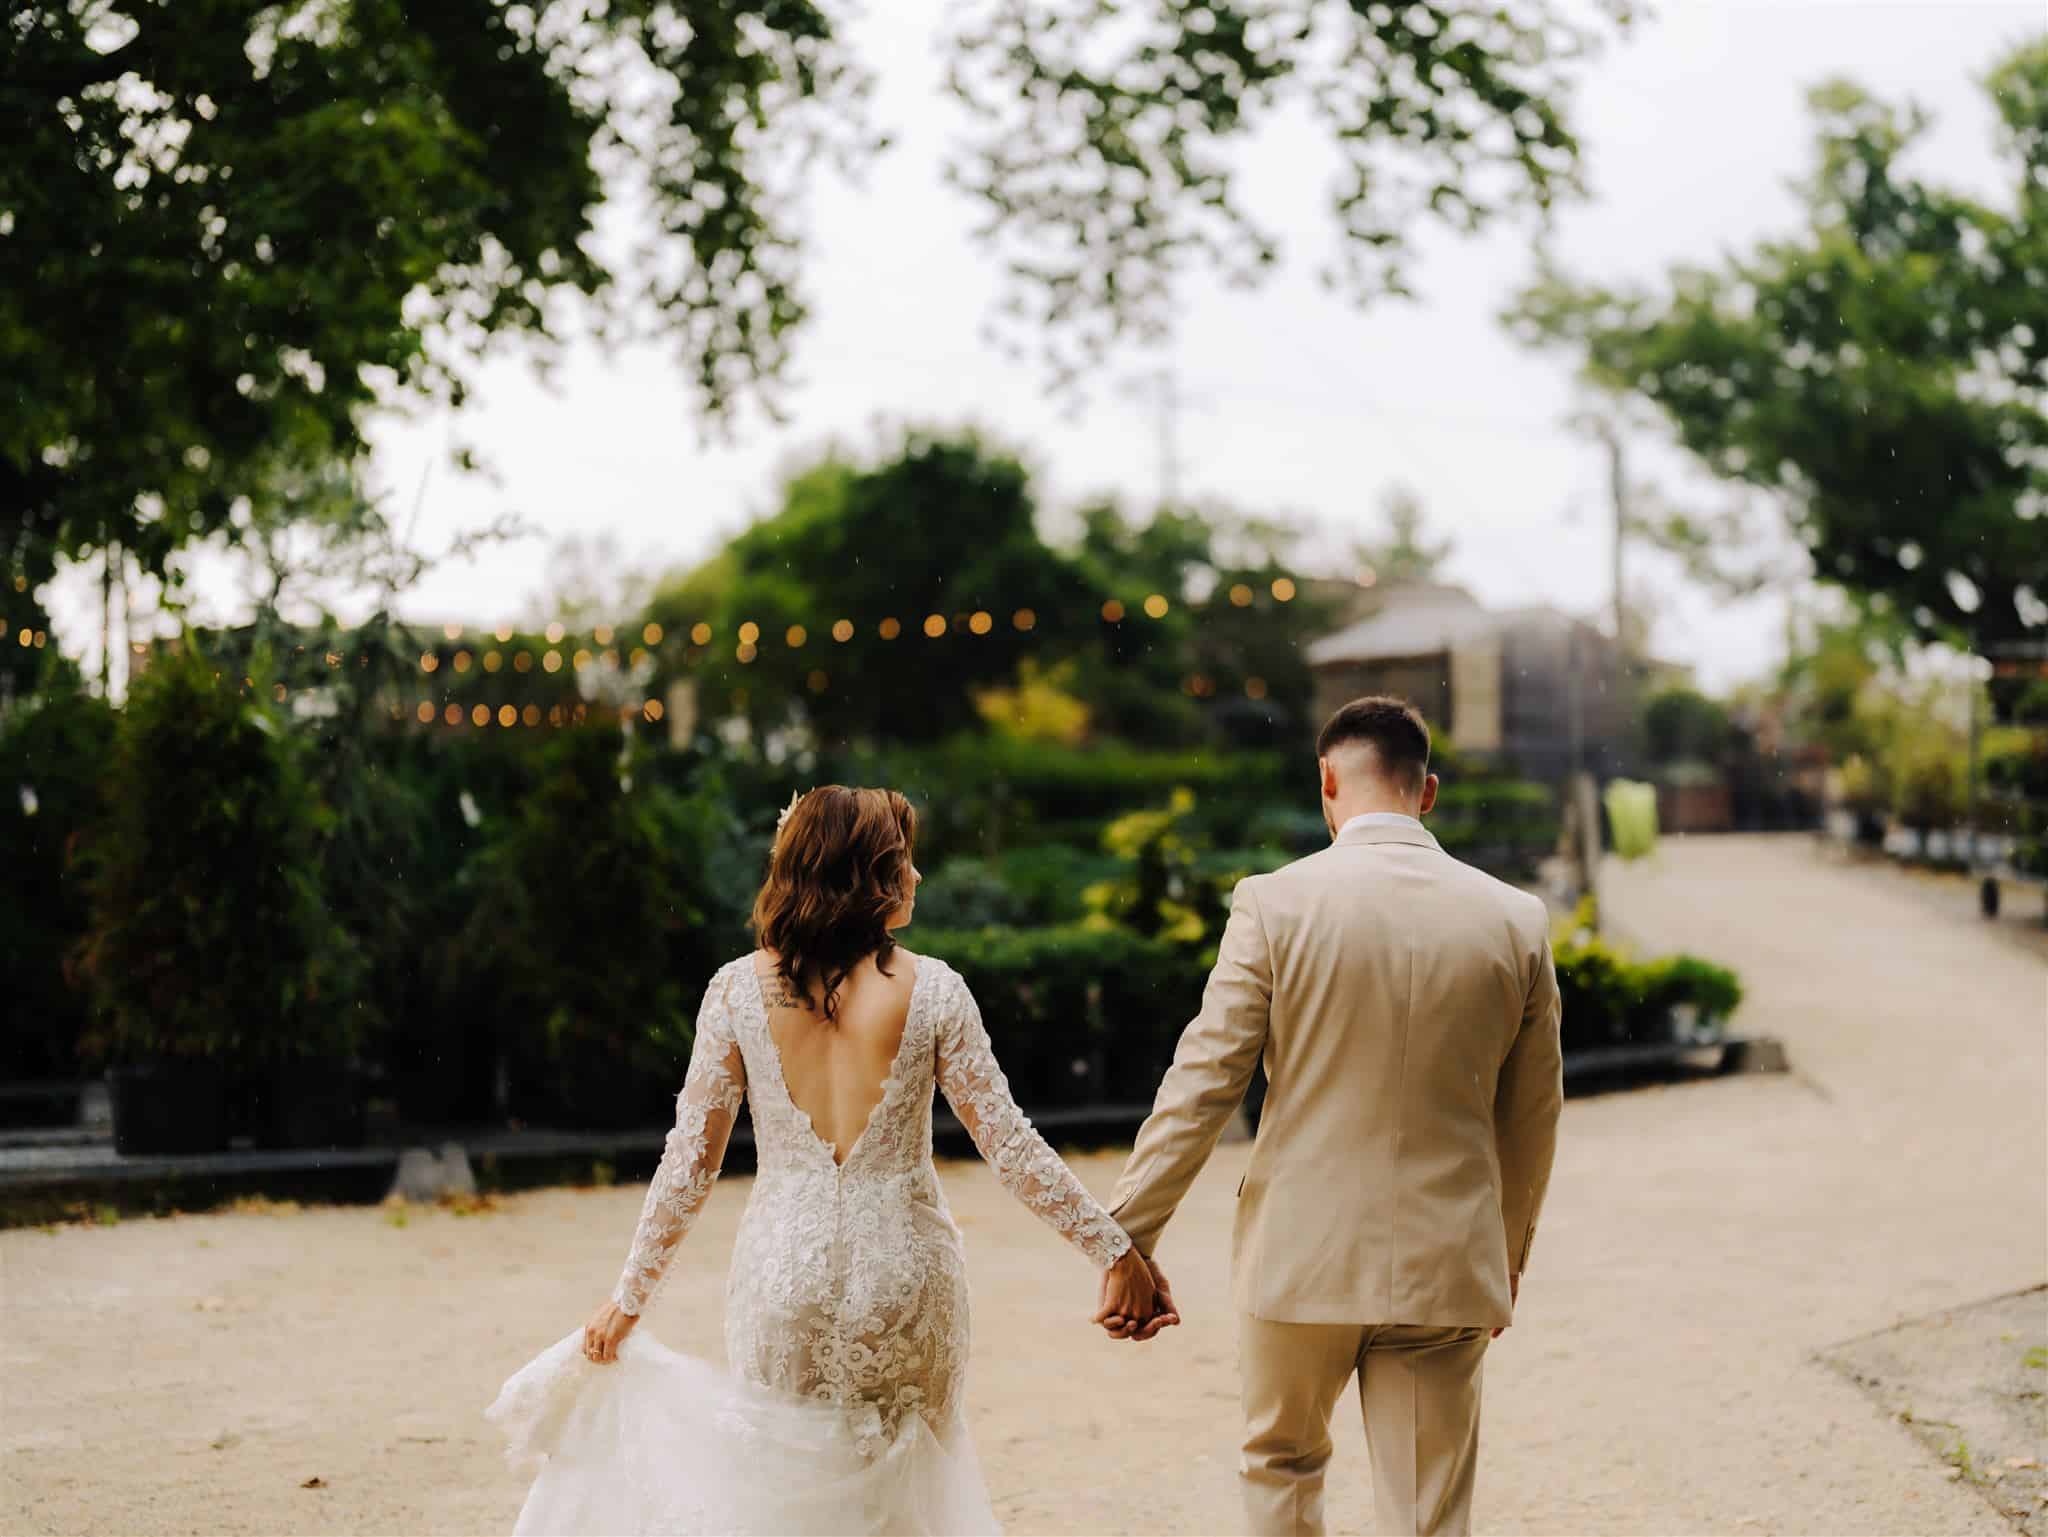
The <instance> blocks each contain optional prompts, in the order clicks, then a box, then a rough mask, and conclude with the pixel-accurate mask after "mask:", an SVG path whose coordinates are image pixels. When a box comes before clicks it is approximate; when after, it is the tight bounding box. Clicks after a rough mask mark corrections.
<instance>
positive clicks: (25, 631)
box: [15, 625, 36, 650]
mask: <svg viewBox="0 0 2048 1537" xmlns="http://www.w3.org/2000/svg"><path fill="white" fill-rule="evenodd" d="M15 639H16V640H17V641H19V642H20V643H21V646H22V649H23V650H27V649H28V648H29V647H30V646H33V645H34V644H35V643H36V632H35V631H34V630H31V629H30V628H28V626H27V625H23V626H22V630H21V633H20V634H19V635H17V636H15Z"/></svg>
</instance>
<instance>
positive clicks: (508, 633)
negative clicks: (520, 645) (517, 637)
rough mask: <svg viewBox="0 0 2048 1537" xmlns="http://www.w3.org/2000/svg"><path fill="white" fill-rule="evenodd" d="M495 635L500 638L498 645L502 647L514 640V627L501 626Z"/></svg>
mask: <svg viewBox="0 0 2048 1537" xmlns="http://www.w3.org/2000/svg"><path fill="white" fill-rule="evenodd" d="M494 633H495V634H496V635H497V637H498V644H499V645H501V646H502V645H504V644H505V643H506V642H507V641H509V640H511V639H512V626H511V625H509V624H501V625H499V626H498V628H497V630H496V631H495V632H494Z"/></svg>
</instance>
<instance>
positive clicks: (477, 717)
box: [469, 704, 491, 726]
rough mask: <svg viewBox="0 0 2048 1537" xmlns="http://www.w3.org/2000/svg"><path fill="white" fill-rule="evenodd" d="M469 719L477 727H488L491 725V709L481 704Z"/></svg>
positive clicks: (471, 713) (472, 711)
mask: <svg viewBox="0 0 2048 1537" xmlns="http://www.w3.org/2000/svg"><path fill="white" fill-rule="evenodd" d="M469 718H470V720H471V721H472V722H473V723H474V724H476V725H479V726H488V725H489V724H490V723H491V707H490V706H489V705H487V704H480V705H478V706H476V707H475V708H474V709H472V710H471V711H470V712H469Z"/></svg>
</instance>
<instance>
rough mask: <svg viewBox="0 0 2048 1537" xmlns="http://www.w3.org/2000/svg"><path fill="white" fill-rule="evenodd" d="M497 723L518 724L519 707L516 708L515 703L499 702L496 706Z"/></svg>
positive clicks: (502, 724)
mask: <svg viewBox="0 0 2048 1537" xmlns="http://www.w3.org/2000/svg"><path fill="white" fill-rule="evenodd" d="M498 724H499V725H501V726H516V725H518V724H519V708H518V706H517V705H509V704H501V705H499V706H498Z"/></svg>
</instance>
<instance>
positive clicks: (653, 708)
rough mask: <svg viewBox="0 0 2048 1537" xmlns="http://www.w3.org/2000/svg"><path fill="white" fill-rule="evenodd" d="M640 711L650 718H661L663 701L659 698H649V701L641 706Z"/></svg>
mask: <svg viewBox="0 0 2048 1537" xmlns="http://www.w3.org/2000/svg"><path fill="white" fill-rule="evenodd" d="M640 713H641V714H642V715H645V716H646V717H647V718H648V719H649V720H660V719H661V717H662V708H661V701H660V700H659V699H650V700H648V701H647V703H645V704H643V705H642V706H640Z"/></svg>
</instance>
